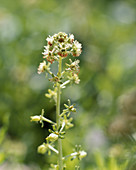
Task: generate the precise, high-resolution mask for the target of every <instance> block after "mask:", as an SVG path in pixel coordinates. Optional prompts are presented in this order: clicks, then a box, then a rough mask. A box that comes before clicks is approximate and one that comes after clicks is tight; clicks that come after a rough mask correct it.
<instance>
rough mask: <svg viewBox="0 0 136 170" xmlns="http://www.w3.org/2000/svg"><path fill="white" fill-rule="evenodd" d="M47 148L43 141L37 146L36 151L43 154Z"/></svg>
mask: <svg viewBox="0 0 136 170" xmlns="http://www.w3.org/2000/svg"><path fill="white" fill-rule="evenodd" d="M47 150H48V147H47V146H46V145H45V144H44V143H43V144H42V145H40V146H38V149H37V151H38V153H41V154H45V153H46V152H47Z"/></svg>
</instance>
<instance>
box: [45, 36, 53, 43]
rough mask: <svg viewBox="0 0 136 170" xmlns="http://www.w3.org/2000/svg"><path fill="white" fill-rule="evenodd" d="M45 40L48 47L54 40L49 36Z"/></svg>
mask: <svg viewBox="0 0 136 170" xmlns="http://www.w3.org/2000/svg"><path fill="white" fill-rule="evenodd" d="M46 40H47V41H48V44H49V45H52V43H53V41H54V38H53V37H51V36H49V37H47V38H46Z"/></svg>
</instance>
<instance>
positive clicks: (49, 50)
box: [42, 32, 82, 64]
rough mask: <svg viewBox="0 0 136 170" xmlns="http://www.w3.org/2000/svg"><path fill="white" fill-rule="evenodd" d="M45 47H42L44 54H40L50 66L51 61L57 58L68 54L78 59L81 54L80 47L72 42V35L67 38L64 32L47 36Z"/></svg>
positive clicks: (77, 43) (74, 41)
mask: <svg viewBox="0 0 136 170" xmlns="http://www.w3.org/2000/svg"><path fill="white" fill-rule="evenodd" d="M46 40H47V46H44V48H45V49H44V52H43V53H42V54H43V55H44V56H43V58H46V59H47V61H49V62H50V63H51V64H52V63H53V61H57V60H58V59H59V57H60V56H61V57H62V58H64V57H67V55H68V54H72V55H73V56H74V57H78V56H79V55H80V54H81V48H82V45H81V44H80V43H79V42H78V41H77V40H74V35H73V34H70V35H69V36H68V35H67V34H66V33H64V32H59V33H58V34H54V35H53V36H49V37H48V38H47V39H46Z"/></svg>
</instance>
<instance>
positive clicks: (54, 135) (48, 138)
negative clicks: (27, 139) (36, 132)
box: [46, 133, 58, 142]
mask: <svg viewBox="0 0 136 170" xmlns="http://www.w3.org/2000/svg"><path fill="white" fill-rule="evenodd" d="M57 139H58V135H56V134H54V133H51V134H50V135H49V136H48V137H47V138H46V140H49V141H50V142H55V141H56V140H57Z"/></svg>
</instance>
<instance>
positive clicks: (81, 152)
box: [79, 151, 87, 159]
mask: <svg viewBox="0 0 136 170" xmlns="http://www.w3.org/2000/svg"><path fill="white" fill-rule="evenodd" d="M79 154H80V155H79V158H80V159H82V158H84V157H86V155H87V153H86V152H85V151H79Z"/></svg>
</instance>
